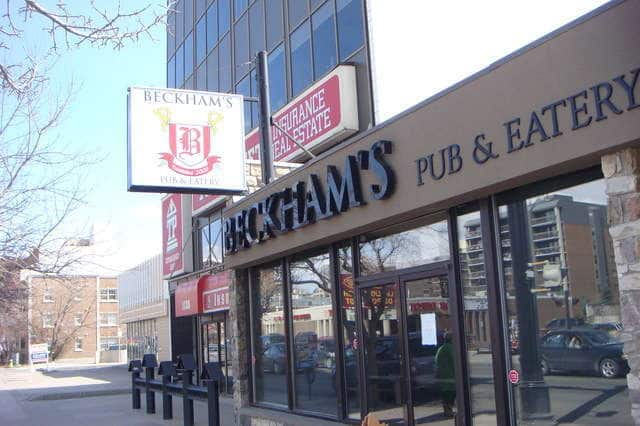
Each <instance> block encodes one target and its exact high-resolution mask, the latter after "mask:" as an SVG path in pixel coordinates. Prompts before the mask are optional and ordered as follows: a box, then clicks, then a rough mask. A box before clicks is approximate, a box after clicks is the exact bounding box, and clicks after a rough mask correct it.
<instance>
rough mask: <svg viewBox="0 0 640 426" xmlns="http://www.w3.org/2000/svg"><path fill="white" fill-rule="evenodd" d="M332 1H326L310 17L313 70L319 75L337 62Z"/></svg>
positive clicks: (316, 76) (316, 75)
mask: <svg viewBox="0 0 640 426" xmlns="http://www.w3.org/2000/svg"><path fill="white" fill-rule="evenodd" d="M335 20H336V18H335V15H334V12H333V2H327V3H325V4H324V6H322V7H321V8H320V9H318V11H317V12H316V13H314V14H313V16H312V17H311V26H312V27H313V72H314V75H315V78H318V77H320V76H321V75H323V74H324V73H326V72H327V71H329V70H330V69H331V68H333V67H334V66H335V65H336V63H337V59H338V58H337V56H336V29H335Z"/></svg>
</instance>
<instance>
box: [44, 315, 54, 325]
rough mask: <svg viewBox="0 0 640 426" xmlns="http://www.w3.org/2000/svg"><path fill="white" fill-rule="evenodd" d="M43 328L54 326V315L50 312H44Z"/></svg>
mask: <svg viewBox="0 0 640 426" xmlns="http://www.w3.org/2000/svg"><path fill="white" fill-rule="evenodd" d="M42 328H53V315H52V314H50V313H46V314H42Z"/></svg>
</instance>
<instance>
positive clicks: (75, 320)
mask: <svg viewBox="0 0 640 426" xmlns="http://www.w3.org/2000/svg"><path fill="white" fill-rule="evenodd" d="M83 317H84V315H83V314H82V313H78V314H75V316H74V317H73V325H74V326H76V327H80V326H82V320H83Z"/></svg>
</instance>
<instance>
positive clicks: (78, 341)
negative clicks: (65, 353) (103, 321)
mask: <svg viewBox="0 0 640 426" xmlns="http://www.w3.org/2000/svg"><path fill="white" fill-rule="evenodd" d="M73 350H74V351H76V352H82V337H76V338H75V343H74V346H73Z"/></svg>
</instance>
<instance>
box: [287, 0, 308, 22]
mask: <svg viewBox="0 0 640 426" xmlns="http://www.w3.org/2000/svg"><path fill="white" fill-rule="evenodd" d="M307 15H309V2H308V1H307V0H289V28H294V27H295V26H296V25H298V24H299V23H300V22H301V21H302V20H303V19H304V18H305V16H307Z"/></svg>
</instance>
